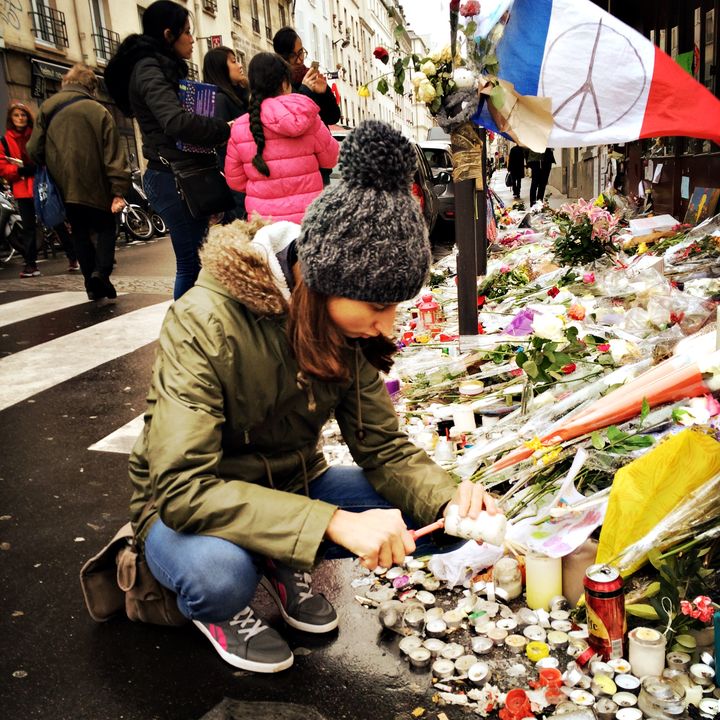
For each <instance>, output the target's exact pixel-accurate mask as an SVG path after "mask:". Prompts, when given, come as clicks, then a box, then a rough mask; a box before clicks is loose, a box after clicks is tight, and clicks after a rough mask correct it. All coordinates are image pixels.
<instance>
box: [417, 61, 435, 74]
mask: <svg viewBox="0 0 720 720" xmlns="http://www.w3.org/2000/svg"><path fill="white" fill-rule="evenodd" d="M420 72H424V73H425V75H427V77H432V76H433V75H435V74H436V73H437V68H436V67H435V63H434V62H433V61H432V60H426V61H425V62H424V63H423V64H422V65H421V66H420Z"/></svg>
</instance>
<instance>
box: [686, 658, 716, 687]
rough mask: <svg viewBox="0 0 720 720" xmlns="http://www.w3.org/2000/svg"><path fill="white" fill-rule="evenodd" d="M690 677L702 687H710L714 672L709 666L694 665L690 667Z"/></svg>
mask: <svg viewBox="0 0 720 720" xmlns="http://www.w3.org/2000/svg"><path fill="white" fill-rule="evenodd" d="M690 677H691V678H692V680H693V682H695V683H697V684H698V685H702V686H703V687H710V686H711V685H712V684H713V680H714V679H715V671H714V670H713V669H712V668H711V667H710V666H709V665H703V664H702V663H695V664H694V665H691V666H690Z"/></svg>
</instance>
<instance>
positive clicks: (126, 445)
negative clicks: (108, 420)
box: [88, 415, 143, 455]
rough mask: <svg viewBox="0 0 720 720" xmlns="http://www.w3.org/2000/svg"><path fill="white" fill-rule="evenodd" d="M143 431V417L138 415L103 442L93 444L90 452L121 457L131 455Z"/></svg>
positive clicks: (102, 440) (103, 439)
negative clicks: (115, 454)
mask: <svg viewBox="0 0 720 720" xmlns="http://www.w3.org/2000/svg"><path fill="white" fill-rule="evenodd" d="M142 429H143V416H142V415H138V416H137V417H135V418H133V419H132V420H131V421H130V422H129V423H126V424H125V425H123V426H122V427H119V428H118V429H117V430H115V431H113V432H111V433H110V434H109V435H106V436H105V437H104V438H102V439H101V440H98V441H97V442H96V443H93V444H92V445H91V446H90V447H89V448H88V450H98V451H100V452H110V453H119V454H121V455H129V454H130V451H131V450H132V447H133V445H134V444H135V441H136V440H137V438H138V435H140V433H141V432H142Z"/></svg>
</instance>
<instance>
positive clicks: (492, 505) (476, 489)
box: [443, 480, 498, 520]
mask: <svg viewBox="0 0 720 720" xmlns="http://www.w3.org/2000/svg"><path fill="white" fill-rule="evenodd" d="M450 505H458V506H459V508H460V517H471V518H472V519H473V520H477V517H478V515H479V514H480V511H481V510H483V509H484V510H487V512H488V514H489V515H495V514H496V513H497V512H498V508H497V503H496V502H495V499H494V498H493V497H492V495H490V493H488V492H487V490H485V488H484V487H483V486H482V485H481V484H480V483H474V482H471V481H470V480H463V481H462V482H461V483H460V484H459V485H458V487H457V490H456V491H455V494H454V495H453V496H452V499H451V500H450V502H449V503H448V504H447V505H446V506H445V512H444V513H443V517H444V516H445V515H447V509H448V507H450Z"/></svg>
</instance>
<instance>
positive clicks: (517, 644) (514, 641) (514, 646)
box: [505, 635, 528, 655]
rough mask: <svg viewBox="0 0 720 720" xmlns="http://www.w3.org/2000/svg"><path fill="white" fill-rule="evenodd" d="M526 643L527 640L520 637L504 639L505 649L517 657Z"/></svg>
mask: <svg viewBox="0 0 720 720" xmlns="http://www.w3.org/2000/svg"><path fill="white" fill-rule="evenodd" d="M527 642H528V641H527V638H525V637H523V636H522V635H508V636H507V637H506V638H505V647H507V649H508V650H509V651H510V652H511V653H513V654H515V655H518V654H520V653H521V652H522V651H523V650H524V649H525V646H526V645H527Z"/></svg>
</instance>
